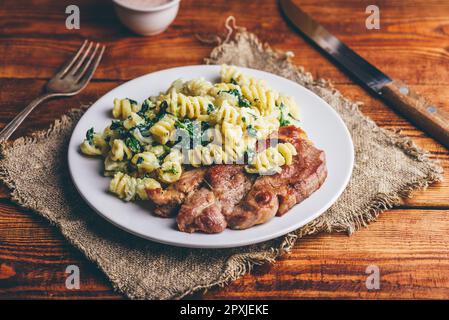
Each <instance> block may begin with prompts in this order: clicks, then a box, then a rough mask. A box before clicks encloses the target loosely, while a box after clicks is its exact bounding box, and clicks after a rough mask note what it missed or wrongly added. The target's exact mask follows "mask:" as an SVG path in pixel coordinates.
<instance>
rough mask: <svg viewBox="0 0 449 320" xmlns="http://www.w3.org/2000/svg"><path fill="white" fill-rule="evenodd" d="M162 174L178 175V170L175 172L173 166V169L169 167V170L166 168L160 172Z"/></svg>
mask: <svg viewBox="0 0 449 320" xmlns="http://www.w3.org/2000/svg"><path fill="white" fill-rule="evenodd" d="M162 172H164V173H172V174H177V173H178V170H176V168H175V167H174V166H173V167H171V168H167V169H164V170H162Z"/></svg>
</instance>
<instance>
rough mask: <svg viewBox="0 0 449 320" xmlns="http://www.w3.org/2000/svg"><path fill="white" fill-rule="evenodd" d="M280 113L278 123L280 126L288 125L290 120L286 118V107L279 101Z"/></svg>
mask: <svg viewBox="0 0 449 320" xmlns="http://www.w3.org/2000/svg"><path fill="white" fill-rule="evenodd" d="M279 109H280V111H281V112H280V115H279V125H280V126H281V127H285V126H288V125H289V124H290V120H289V119H288V110H287V107H286V106H285V105H284V104H283V103H281V105H280V107H279Z"/></svg>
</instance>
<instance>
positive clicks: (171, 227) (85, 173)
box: [68, 65, 354, 248]
mask: <svg viewBox="0 0 449 320" xmlns="http://www.w3.org/2000/svg"><path fill="white" fill-rule="evenodd" d="M241 69H242V70H244V71H245V72H246V73H247V74H249V75H252V76H254V77H257V78H260V79H264V80H266V81H267V82H268V84H269V85H270V86H271V87H272V88H273V89H276V90H278V91H279V92H281V93H285V94H287V95H290V96H293V97H294V98H295V100H296V102H297V104H298V105H299V108H300V111H301V117H302V119H301V125H302V128H303V129H304V130H305V131H306V132H307V134H308V136H309V137H310V139H311V140H312V141H313V142H314V143H315V145H316V146H317V147H318V148H320V149H322V150H324V151H325V153H326V161H327V169H328V176H327V179H326V181H325V182H324V184H323V185H322V186H321V188H320V189H319V190H317V191H316V192H315V193H313V194H312V195H311V196H310V197H309V198H308V199H306V200H305V201H303V202H302V203H300V204H298V205H296V206H295V207H293V208H292V209H291V210H290V211H289V212H288V213H287V214H285V215H284V216H283V217H274V218H273V219H271V220H270V221H269V222H267V223H265V224H263V225H259V226H255V227H253V228H250V229H247V230H229V229H226V230H225V231H224V232H222V233H219V234H212V235H210V234H201V233H193V234H189V233H184V232H180V231H178V230H177V227H176V222H175V219H174V218H169V219H164V218H159V217H157V216H154V215H153V214H152V213H151V212H150V211H149V210H148V208H145V206H144V204H142V203H131V202H123V201H122V200H120V199H118V198H116V197H115V196H113V195H111V194H109V193H108V192H107V189H108V185H109V181H110V178H107V177H103V176H102V175H101V172H102V165H103V164H102V161H101V160H99V159H95V158H89V157H86V156H83V155H82V154H81V153H80V151H79V145H80V143H81V142H82V141H83V139H84V137H85V134H86V131H87V130H88V129H89V128H91V127H94V128H95V130H96V131H100V130H103V128H105V127H106V126H107V125H108V124H109V123H110V121H111V115H110V114H111V108H112V101H113V99H114V98H115V97H119V98H124V97H129V98H132V99H134V100H137V101H143V100H144V99H145V98H147V97H148V96H150V95H155V94H158V93H159V92H160V91H165V90H166V89H167V88H168V87H169V86H170V84H171V82H172V81H173V80H175V79H178V78H184V79H193V78H198V77H204V78H205V79H207V80H210V81H218V80H219V79H218V78H219V74H220V73H219V72H220V67H219V66H206V65H199V66H187V67H179V68H173V69H168V70H163V71H158V72H154V73H150V74H147V75H144V76H141V77H139V78H136V79H134V80H131V81H128V82H126V83H124V84H122V85H121V86H119V87H117V88H115V89H113V90H111V91H109V92H108V93H107V94H105V95H104V96H103V97H101V98H100V99H99V100H98V101H97V102H95V103H94V104H93V105H92V106H91V107H90V108H89V110H87V112H86V113H85V114H84V115H83V117H82V118H81V119H80V120H79V122H78V124H77V126H76V128H75V130H74V132H73V135H72V138H71V140H70V145H69V149H68V150H69V151H68V160H69V169H70V174H71V176H72V179H73V182H74V183H75V186H76V188H77V189H78V191H79V192H80V194H81V196H82V197H83V198H84V199H85V200H86V202H87V203H88V204H89V205H90V206H91V207H92V208H93V209H94V210H95V211H97V212H98V213H99V214H100V215H102V216H103V217H104V218H106V219H107V220H109V221H110V222H112V223H113V224H115V225H116V226H118V227H120V228H122V229H124V230H126V231H129V232H131V233H133V234H135V235H138V236H141V237H143V238H146V239H150V240H153V241H157V242H161V243H165V244H170V245H175V246H182V247H192V248H229V247H238V246H244V245H249V244H254V243H258V242H262V241H265V240H269V239H273V238H276V237H279V236H282V235H284V234H286V233H288V232H290V231H293V230H295V229H297V228H299V227H301V226H303V225H305V224H306V223H308V222H310V221H311V220H313V219H315V218H317V217H318V216H319V215H320V214H322V213H323V212H324V211H325V210H326V209H328V208H329V207H330V206H331V205H332V204H333V203H334V202H335V201H336V200H337V198H338V197H339V196H340V194H341V193H342V192H343V190H344V189H345V187H346V185H347V183H348V181H349V178H350V176H351V172H352V167H353V163H354V148H353V144H352V140H351V136H350V134H349V132H348V129H347V128H346V126H345V124H344V123H343V121H342V120H341V118H340V116H339V115H338V114H337V113H336V112H335V110H334V109H333V108H332V107H330V106H329V105H328V104H327V103H326V102H324V101H323V100H322V99H321V98H319V97H318V96H317V95H315V94H314V93H312V92H311V91H309V90H307V89H305V88H304V87H302V86H300V85H298V84H297V83H295V82H292V81H290V80H287V79H284V78H281V77H279V76H276V75H273V74H270V73H267V72H262V71H258V70H252V69H245V68H241Z"/></svg>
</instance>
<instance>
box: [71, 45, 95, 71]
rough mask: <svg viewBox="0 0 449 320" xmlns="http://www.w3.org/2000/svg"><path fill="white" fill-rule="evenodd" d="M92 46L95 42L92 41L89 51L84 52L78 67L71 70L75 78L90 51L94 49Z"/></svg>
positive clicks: (77, 64)
mask: <svg viewBox="0 0 449 320" xmlns="http://www.w3.org/2000/svg"><path fill="white" fill-rule="evenodd" d="M92 45H93V42H92V41H90V43H89V46H88V47H87V49H86V50H85V51H84V54H83V55H82V56H81V58H80V59H79V60H78V62H77V63H76V65H75V66H74V67H73V68H71V69H70V74H71V75H72V76H73V75H75V73H76V72H77V71H78V69H79V68H80V67H81V66H82V64H83V62H84V60H85V59H86V57H87V55H88V54H89V52H90V49H92Z"/></svg>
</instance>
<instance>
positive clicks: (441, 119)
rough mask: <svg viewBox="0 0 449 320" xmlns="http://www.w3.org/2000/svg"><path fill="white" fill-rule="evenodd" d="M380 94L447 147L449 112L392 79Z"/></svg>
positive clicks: (448, 145)
mask: <svg viewBox="0 0 449 320" xmlns="http://www.w3.org/2000/svg"><path fill="white" fill-rule="evenodd" d="M380 93H381V96H382V97H383V99H384V100H385V101H386V102H387V103H388V104H389V105H391V106H392V107H393V108H394V109H395V110H396V111H398V112H399V113H401V114H402V115H403V116H404V117H406V118H407V119H408V120H410V122H412V123H413V124H415V125H416V126H417V127H419V128H421V129H422V130H423V131H425V132H426V133H428V134H429V135H430V136H432V137H433V138H434V139H435V140H437V141H438V142H440V143H441V144H442V145H444V146H445V147H446V148H447V149H449V113H448V112H446V111H444V110H442V109H441V108H438V107H436V106H435V105H432V104H431V103H430V102H428V101H427V100H426V99H425V98H424V97H423V96H421V95H419V94H418V93H416V92H414V91H413V90H411V89H410V88H409V87H408V86H407V85H405V84H404V83H402V82H400V81H397V80H393V81H392V82H390V83H388V84H386V85H385V86H384V87H383V88H382V89H381V92H380Z"/></svg>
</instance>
